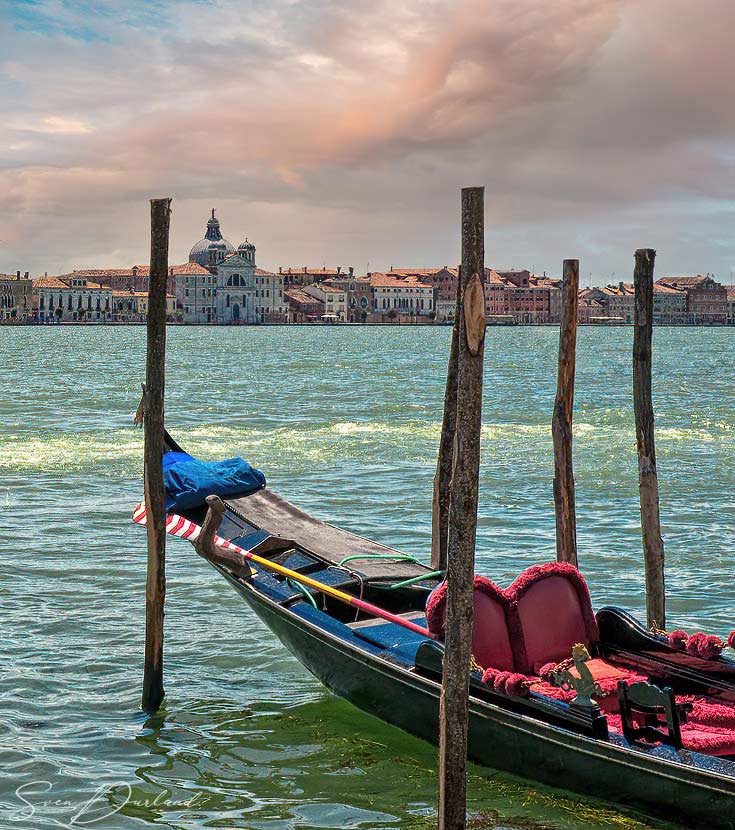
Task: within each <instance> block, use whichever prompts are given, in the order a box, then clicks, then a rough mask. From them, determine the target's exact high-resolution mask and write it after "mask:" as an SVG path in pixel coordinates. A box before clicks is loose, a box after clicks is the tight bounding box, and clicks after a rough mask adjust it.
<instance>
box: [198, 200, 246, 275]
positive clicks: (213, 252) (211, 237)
mask: <svg viewBox="0 0 735 830" xmlns="http://www.w3.org/2000/svg"><path fill="white" fill-rule="evenodd" d="M234 253H235V246H234V245H233V244H232V243H231V242H228V241H227V240H226V239H224V238H223V237H222V232H221V231H220V228H219V219H217V217H216V216H215V215H214V208H212V216H211V217H210V218H209V219H208V220H207V232H206V233H205V234H204V238H203V239H200V240H199V242H197V243H196V245H194V247H193V248H192V249H191V250H190V251H189V262H196V263H197V264H198V265H201V266H202V268H207V269H208V270H209V271H210V272H211V273H212V274H216V273H217V266H218V265H219V264H220V262H222V260H223V259H224V258H225V257H226V256H229V255H230V254H234Z"/></svg>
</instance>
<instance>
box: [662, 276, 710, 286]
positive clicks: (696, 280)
mask: <svg viewBox="0 0 735 830" xmlns="http://www.w3.org/2000/svg"><path fill="white" fill-rule="evenodd" d="M707 278H708V275H707V274H705V275H702V274H697V276H695V277H661V279H660V280H657V282H658V284H663V285H669V286H672V285H673V286H676V285H683V286H689V285H699V284H700V283H702V282H704V281H705V280H706V279H707Z"/></svg>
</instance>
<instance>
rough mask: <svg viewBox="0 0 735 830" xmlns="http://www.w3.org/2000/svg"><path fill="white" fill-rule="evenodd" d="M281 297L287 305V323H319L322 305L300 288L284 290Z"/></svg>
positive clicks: (322, 309) (322, 310)
mask: <svg viewBox="0 0 735 830" xmlns="http://www.w3.org/2000/svg"><path fill="white" fill-rule="evenodd" d="M283 296H284V300H285V302H287V303H288V322H289V323H321V322H322V317H323V315H324V303H323V302H322V301H321V300H318V299H317V298H316V297H312V296H311V294H307V293H306V291H304V290H303V289H302V288H296V287H292V288H284V290H283Z"/></svg>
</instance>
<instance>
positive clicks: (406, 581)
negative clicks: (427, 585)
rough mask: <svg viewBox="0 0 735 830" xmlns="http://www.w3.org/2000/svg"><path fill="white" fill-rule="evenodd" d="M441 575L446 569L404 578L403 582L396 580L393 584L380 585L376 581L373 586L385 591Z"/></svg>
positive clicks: (405, 586)
mask: <svg viewBox="0 0 735 830" xmlns="http://www.w3.org/2000/svg"><path fill="white" fill-rule="evenodd" d="M439 576H444V571H430V572H429V573H427V574H421V576H412V577H411V579H404V580H403V581H402V582H394V583H393V585H378V584H376V583H375V582H373V583H371V587H372V588H380V589H382V590H383V591H392V590H394V589H395V588H407V587H408V586H409V585H415V584H416V583H417V582H423V581H424V580H426V579H434V578H436V577H439Z"/></svg>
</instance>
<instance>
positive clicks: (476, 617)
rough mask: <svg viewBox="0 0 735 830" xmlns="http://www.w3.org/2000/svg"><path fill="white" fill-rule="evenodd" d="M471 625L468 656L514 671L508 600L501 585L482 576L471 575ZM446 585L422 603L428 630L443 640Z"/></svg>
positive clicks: (483, 665)
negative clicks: (472, 604) (472, 610)
mask: <svg viewBox="0 0 735 830" xmlns="http://www.w3.org/2000/svg"><path fill="white" fill-rule="evenodd" d="M473 597H474V606H473V607H474V612H473V626H472V656H473V657H474V658H475V660H476V661H477V663H478V664H479V665H480V666H482V667H483V668H487V667H488V666H492V667H493V668H496V669H500V670H501V671H514V670H515V661H514V653H513V646H512V644H511V639H510V630H509V626H508V615H509V612H510V602H509V600H508V598H507V596H506V594H505V591H503V589H502V588H500V587H498V586H497V585H496V584H495V583H494V582H492V581H491V580H489V579H487V577H484V576H475V581H474V594H473ZM446 609H447V584H446V582H443V583H442V584H441V585H440V586H439V587H438V588H436V589H435V590H434V591H433V592H432V594H431V595H430V597H429V599H428V600H427V603H426V624H427V626H428V628H429V631H430V632H431V633H432V634H433V635H434V636H435V637H436V638H437V639H440V640H443V639H444V634H445V621H446V613H447V610H446Z"/></svg>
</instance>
